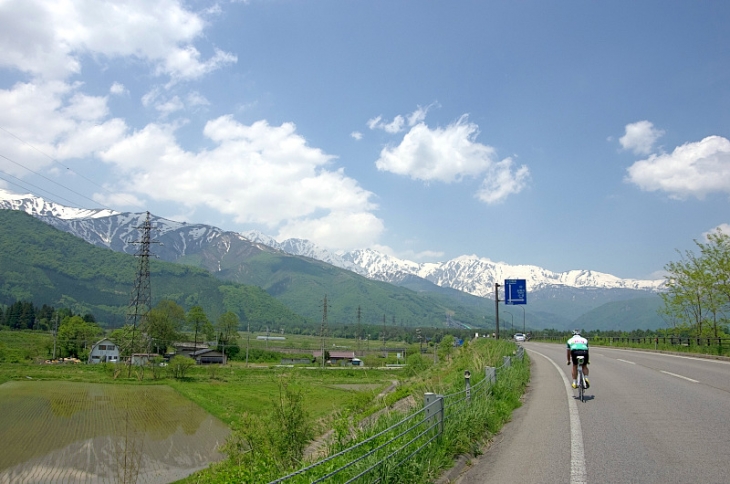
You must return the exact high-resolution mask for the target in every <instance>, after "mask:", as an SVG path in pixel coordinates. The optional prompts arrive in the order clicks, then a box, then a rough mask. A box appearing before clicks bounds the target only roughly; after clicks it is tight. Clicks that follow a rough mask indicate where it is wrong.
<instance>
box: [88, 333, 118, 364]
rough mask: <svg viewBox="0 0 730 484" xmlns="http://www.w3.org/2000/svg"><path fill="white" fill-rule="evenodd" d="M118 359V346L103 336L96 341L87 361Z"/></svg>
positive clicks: (115, 361)
mask: <svg viewBox="0 0 730 484" xmlns="http://www.w3.org/2000/svg"><path fill="white" fill-rule="evenodd" d="M118 361H119V346H117V345H116V344H115V343H114V342H113V341H112V340H110V339H108V338H104V339H103V340H101V341H97V342H96V343H95V344H94V346H92V347H91V351H90V352H89V360H88V362H89V363H94V364H95V363H117V362H118Z"/></svg>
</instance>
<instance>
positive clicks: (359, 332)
mask: <svg viewBox="0 0 730 484" xmlns="http://www.w3.org/2000/svg"><path fill="white" fill-rule="evenodd" d="M360 315H361V313H360V306H358V307H357V352H358V356H362V351H361V348H360V345H361V342H362V334H361V333H362V327H361V326H360Z"/></svg>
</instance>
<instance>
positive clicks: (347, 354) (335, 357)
mask: <svg viewBox="0 0 730 484" xmlns="http://www.w3.org/2000/svg"><path fill="white" fill-rule="evenodd" d="M329 353H330V359H329V361H331V362H332V363H337V362H341V363H351V362H352V360H353V358H355V352H354V351H330V352H329ZM312 356H314V357H315V358H322V351H321V350H318V351H312Z"/></svg>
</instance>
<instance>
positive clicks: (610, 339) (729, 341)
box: [534, 336, 730, 348]
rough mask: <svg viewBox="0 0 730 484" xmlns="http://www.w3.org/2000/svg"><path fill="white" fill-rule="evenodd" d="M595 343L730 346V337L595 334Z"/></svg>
mask: <svg viewBox="0 0 730 484" xmlns="http://www.w3.org/2000/svg"><path fill="white" fill-rule="evenodd" d="M534 339H536V340H547V341H560V342H563V343H564V342H565V341H567V337H565V336H535V337H534ZM590 341H591V342H592V343H594V344H602V343H604V342H605V343H608V344H616V343H633V344H662V345H670V346H689V347H693V346H715V347H718V346H719V347H721V348H722V347H726V348H730V338H714V337H710V338H708V337H702V338H697V337H690V336H641V337H620V336H594V337H592V338H590Z"/></svg>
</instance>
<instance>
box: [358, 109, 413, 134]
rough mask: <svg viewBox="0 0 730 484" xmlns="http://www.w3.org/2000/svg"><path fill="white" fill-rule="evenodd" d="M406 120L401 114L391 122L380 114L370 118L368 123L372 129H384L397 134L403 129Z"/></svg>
mask: <svg viewBox="0 0 730 484" xmlns="http://www.w3.org/2000/svg"><path fill="white" fill-rule="evenodd" d="M405 122H406V120H405V118H404V117H403V116H401V115H400V114H399V115H398V116H396V117H395V118H393V121H391V122H390V123H385V122H383V117H382V116H378V117H376V118H372V119H370V120H368V122H367V125H368V128H370V129H382V130H383V131H385V132H387V133H390V134H395V133H398V132H400V131H402V130H403V126H404V125H405Z"/></svg>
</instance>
